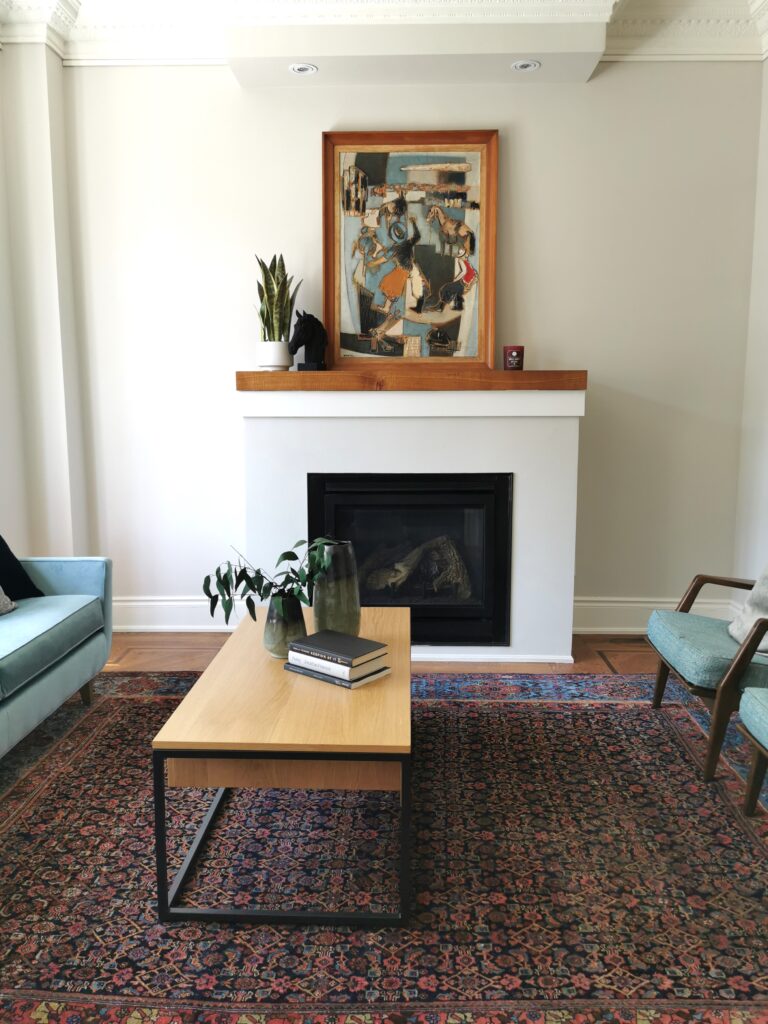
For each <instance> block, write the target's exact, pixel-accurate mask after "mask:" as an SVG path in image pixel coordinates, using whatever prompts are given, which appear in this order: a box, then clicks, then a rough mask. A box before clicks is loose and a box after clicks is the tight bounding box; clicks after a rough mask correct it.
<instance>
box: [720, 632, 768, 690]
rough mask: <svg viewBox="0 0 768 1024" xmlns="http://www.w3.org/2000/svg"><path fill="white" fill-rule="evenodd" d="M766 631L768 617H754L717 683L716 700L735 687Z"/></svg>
mask: <svg viewBox="0 0 768 1024" xmlns="http://www.w3.org/2000/svg"><path fill="white" fill-rule="evenodd" d="M766 633H768V619H756V620H755V624H754V625H753V626H752V629H750V631H749V632H748V633H747V636H746V638H745V640H744V643H743V644H742V645H741V647H739V649H738V651H737V652H736V654H735V656H734V659H733V661H732V662H731V664H730V667H729V668H728V671H727V672H726V673H725V675H724V676H723V678H722V679H721V680H720V682H719V683H718V684H717V696H718V700H719V699H720V694H721V693H723V694H726V693H728V691H733V690H735V689H736V687H737V686H738V684H739V680H740V679H741V677H742V676H743V675H744V673H745V672H746V670H747V669H748V668H749V666H750V663H751V662H752V658H753V657H754V656H755V652H756V651H757V648H758V647H759V646H760V641H761V640H762V639H763V637H764V636H765V634H766Z"/></svg>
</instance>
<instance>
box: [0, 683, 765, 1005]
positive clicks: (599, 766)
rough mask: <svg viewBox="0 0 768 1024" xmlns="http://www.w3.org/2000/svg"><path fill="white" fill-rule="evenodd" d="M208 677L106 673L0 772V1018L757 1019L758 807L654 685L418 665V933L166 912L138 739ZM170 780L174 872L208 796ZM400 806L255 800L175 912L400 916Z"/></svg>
mask: <svg viewBox="0 0 768 1024" xmlns="http://www.w3.org/2000/svg"><path fill="white" fill-rule="evenodd" d="M195 678H196V674H194V673H183V674H168V673H158V674H151V675H146V674H128V675H104V676H101V677H100V679H99V682H98V686H97V692H98V694H99V698H98V700H97V701H96V702H95V703H94V705H93V706H92V707H91V708H90V709H85V708H82V707H81V706H80V705H79V703H78V702H77V701H70V702H69V703H68V704H66V705H65V706H64V707H63V708H62V709H61V710H60V711H59V712H57V714H56V715H54V716H52V717H51V718H50V719H49V720H48V721H47V722H46V723H45V725H44V726H42V727H41V728H40V729H38V730H36V732H35V733H34V734H32V735H31V736H30V737H28V738H27V740H25V741H24V742H23V743H21V744H19V746H18V747H17V748H16V749H15V750H14V751H12V752H11V754H10V755H8V756H7V757H6V758H5V759H3V760H2V761H0V928H1V931H0V1024H91V1022H103V1024H282V1022H285V1024H384V1022H390V1021H391V1022H393V1024H407V1022H413V1024H598V1022H600V1024H694V1022H698V1024H715V1022H716V1024H768V901H767V900H766V882H768V862H767V861H766V856H765V851H766V839H767V838H768V816H766V814H765V812H762V811H761V813H760V814H759V815H758V816H757V817H756V818H754V819H752V820H749V819H745V818H744V817H743V815H742V814H741V811H740V803H741V800H742V797H743V793H744V780H743V777H744V774H745V772H746V766H747V761H748V752H747V750H746V749H745V747H744V744H743V741H741V740H740V737H739V736H738V735H737V734H736V733H735V732H734V731H733V730H731V733H730V734H729V737H728V741H727V745H726V754H725V760H724V761H723V762H722V763H721V767H720V770H719V772H718V777H717V780H716V781H715V782H714V783H713V784H710V785H706V784H704V783H703V782H702V781H701V772H700V764H701V760H702V755H703V750H704V734H703V732H702V728H701V725H702V722H705V721H706V713H705V712H703V711H701V710H700V708H699V706H698V705H697V704H696V702H695V701H694V700H693V699H692V698H689V697H688V695H687V694H686V693H685V692H684V691H683V690H682V689H679V688H676V687H675V684H673V683H671V684H670V686H669V687H668V695H669V698H668V701H667V703H666V704H665V707H664V708H663V709H662V710H661V711H660V712H654V711H652V710H651V708H650V706H649V696H650V691H651V688H652V681H651V679H650V677H648V676H637V675H636V676H594V675H561V676H523V675H493V676H489V675H485V676H481V675H477V676H475V675H471V676H470V675H461V676H439V675H429V676H421V677H416V678H415V679H414V684H413V686H414V698H415V700H414V773H413V775H414V780H413V782H414V790H413V798H414V820H413V834H412V848H413V870H414V876H415V878H414V883H415V893H414V902H413V909H412V915H411V918H410V920H409V922H408V925H407V927H404V928H389V929H381V930H378V931H362V930H356V929H353V928H349V927H343V928H342V927H333V928H331V927H327V926H326V927H317V926H315V927H289V926H279V927H278V926H275V927H273V926H266V925H240V926H233V925H226V924H216V923H206V924H197V923H185V922H177V923H173V924H169V925H164V924H159V923H158V921H157V918H156V914H155V909H154V849H153V829H152V822H153V816H152V786H151V771H150V758H149V750H150V740H151V738H152V736H153V735H154V733H155V732H156V731H157V730H158V729H159V728H160V726H161V725H162V723H163V722H164V721H165V719H166V718H167V717H168V715H169V714H170V712H171V710H172V709H173V707H174V706H175V704H176V703H177V702H178V700H179V699H180V697H181V696H182V695H183V694H184V693H185V692H186V691H187V689H188V688H189V686H190V685H191V684H192V683H193V682H194V680H195ZM172 792H174V795H173V798H172V800H171V805H170V817H171V818H172V820H173V821H174V822H176V823H177V824H176V825H175V827H174V828H173V829H172V830H171V832H170V835H169V840H170V842H171V843H172V844H173V845H174V849H175V851H176V852H175V857H174V858H172V859H173V861H174V863H173V864H172V868H173V867H175V866H177V865H178V863H179V862H180V859H181V856H182V855H183V849H184V847H185V845H186V844H187V843H188V842H189V840H190V838H191V836H192V835H193V834H194V832H195V830H196V828H197V824H198V822H199V821H200V818H201V816H202V814H203V813H204V810H205V808H206V807H207V804H208V802H209V800H210V796H211V794H210V792H203V791H185V792H183V793H181V792H175V791H172ZM394 800H395V798H394V797H393V796H392V795H390V794H354V793H346V794H342V793H331V792H320V793H309V794H308V793H299V792H279V791H261V792H250V791H248V792H243V793H239V794H238V795H237V796H236V797H235V798H233V799H232V800H231V802H230V803H229V805H228V807H227V810H226V813H225V814H224V815H223V817H222V818H221V820H220V822H219V824H218V825H217V827H216V829H215V831H214V832H213V834H212V836H211V840H210V842H209V845H208V847H207V850H206V853H205V855H204V856H203V858H202V859H201V862H200V865H199V868H198V870H197V872H196V874H195V876H194V878H193V879H192V881H191V883H190V885H189V889H188V892H187V893H186V897H185V899H186V901H187V902H189V903H192V904H195V903H202V902H205V901H212V900H216V901H219V902H222V901H224V900H225V899H226V900H227V901H234V902H235V903H237V904H239V905H242V906H248V905H261V906H263V905H274V906H281V907H306V906H326V907H333V908H337V907H341V906H354V907H369V908H374V907H388V906H390V905H391V902H392V900H393V899H394V896H395V892H396V888H395V886H396V878H395V875H394V863H395V860H396V855H397V833H396V821H397V808H396V806H395V802H394Z"/></svg>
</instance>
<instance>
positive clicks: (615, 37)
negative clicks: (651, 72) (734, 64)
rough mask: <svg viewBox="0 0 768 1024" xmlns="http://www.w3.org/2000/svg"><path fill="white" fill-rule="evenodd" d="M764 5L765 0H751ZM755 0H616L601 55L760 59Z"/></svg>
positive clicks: (767, 2) (767, 1)
mask: <svg viewBox="0 0 768 1024" xmlns="http://www.w3.org/2000/svg"><path fill="white" fill-rule="evenodd" d="M756 2H757V3H758V4H760V5H763V6H766V7H768V0H756ZM754 5H755V0H752V3H751V4H750V2H749V0H739V2H734V0H731V2H722V0H620V2H619V3H618V4H617V6H616V10H615V11H614V15H613V17H612V19H611V21H610V23H609V25H608V39H607V45H606V52H605V55H604V58H603V59H604V60H760V59H762V57H763V56H764V49H763V43H762V40H761V38H760V33H759V32H758V28H757V25H756V20H755V16H754V11H753V9H752V8H753V7H754Z"/></svg>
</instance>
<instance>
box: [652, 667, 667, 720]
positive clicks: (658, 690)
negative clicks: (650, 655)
mask: <svg viewBox="0 0 768 1024" xmlns="http://www.w3.org/2000/svg"><path fill="white" fill-rule="evenodd" d="M668 679H669V665H667V664H665V662H663V661H661V659H659V671H658V672H657V673H656V686H655V688H654V691H653V705H652V706H653V707H655V708H660V707H661V700H662V697H663V696H664V691H665V690H666V688H667V680H668Z"/></svg>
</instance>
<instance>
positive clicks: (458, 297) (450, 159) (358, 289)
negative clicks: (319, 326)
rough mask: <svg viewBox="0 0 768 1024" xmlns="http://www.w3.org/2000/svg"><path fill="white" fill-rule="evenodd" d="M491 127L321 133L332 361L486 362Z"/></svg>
mask: <svg viewBox="0 0 768 1024" xmlns="http://www.w3.org/2000/svg"><path fill="white" fill-rule="evenodd" d="M497 139H498V135H497V132H496V131H493V130H484V131H453V132H379V133H377V132H326V133H325V134H324V135H323V227H324V244H323V270H324V319H325V324H326V327H327V329H328V336H329V341H330V348H331V361H332V363H333V367H334V369H345V368H354V369H356V370H359V369H361V368H362V369H365V368H366V366H368V365H376V364H378V363H379V362H381V361H382V360H387V361H391V360H397V362H398V363H402V362H414V361H419V362H422V363H423V362H435V361H439V362H446V361H447V360H450V361H451V363H452V364H455V365H460V364H464V365H475V366H476V365H477V364H478V363H480V364H485V365H491V366H492V361H493V321H494V295H495V281H494V276H495V243H496V168H497Z"/></svg>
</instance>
